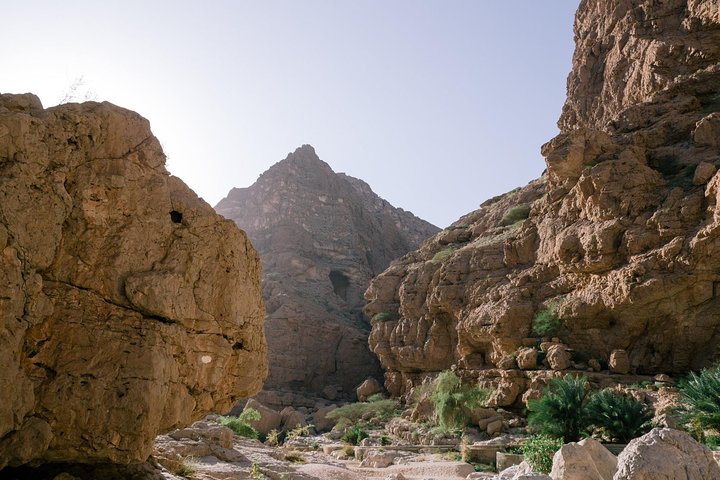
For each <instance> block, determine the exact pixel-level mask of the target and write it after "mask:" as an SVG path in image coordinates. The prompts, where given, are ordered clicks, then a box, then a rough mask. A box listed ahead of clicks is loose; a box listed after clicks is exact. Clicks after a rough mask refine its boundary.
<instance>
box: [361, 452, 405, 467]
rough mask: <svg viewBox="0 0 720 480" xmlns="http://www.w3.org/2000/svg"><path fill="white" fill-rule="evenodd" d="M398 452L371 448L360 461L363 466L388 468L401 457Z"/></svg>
mask: <svg viewBox="0 0 720 480" xmlns="http://www.w3.org/2000/svg"><path fill="white" fill-rule="evenodd" d="M399 456H400V454H399V453H398V452H390V451H379V450H370V451H369V452H367V453H366V454H365V458H364V459H363V461H362V462H360V467H361V468H387V467H389V466H390V465H392V464H393V462H394V461H395V459H396V458H397V457H399Z"/></svg>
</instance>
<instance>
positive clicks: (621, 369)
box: [608, 350, 630, 375]
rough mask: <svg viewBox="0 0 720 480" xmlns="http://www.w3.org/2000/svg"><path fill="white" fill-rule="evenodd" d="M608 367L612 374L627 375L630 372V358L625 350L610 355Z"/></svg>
mask: <svg viewBox="0 0 720 480" xmlns="http://www.w3.org/2000/svg"><path fill="white" fill-rule="evenodd" d="M608 367H609V368H610V371H611V372H612V373H620V374H623V375H625V374H627V373H629V372H630V358H629V357H628V353H627V352H626V351H625V350H613V351H612V352H611V353H610V360H609V361H608Z"/></svg>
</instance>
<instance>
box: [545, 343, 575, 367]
mask: <svg viewBox="0 0 720 480" xmlns="http://www.w3.org/2000/svg"><path fill="white" fill-rule="evenodd" d="M546 358H547V361H548V363H549V364H550V368H552V369H553V370H565V369H568V368H570V365H571V363H572V362H571V355H570V352H568V350H567V346H565V345H563V344H558V343H553V344H552V345H550V346H549V347H548V349H547V357H546Z"/></svg>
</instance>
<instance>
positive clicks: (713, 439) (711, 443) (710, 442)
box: [705, 435, 720, 450]
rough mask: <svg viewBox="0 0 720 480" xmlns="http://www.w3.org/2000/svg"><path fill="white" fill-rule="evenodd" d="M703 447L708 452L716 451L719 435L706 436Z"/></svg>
mask: <svg viewBox="0 0 720 480" xmlns="http://www.w3.org/2000/svg"><path fill="white" fill-rule="evenodd" d="M705 446H706V447H708V448H709V449H710V450H717V449H718V448H720V435H708V436H707V437H705Z"/></svg>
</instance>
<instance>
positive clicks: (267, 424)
mask: <svg viewBox="0 0 720 480" xmlns="http://www.w3.org/2000/svg"><path fill="white" fill-rule="evenodd" d="M245 408H252V409H253V410H257V412H258V413H259V414H260V420H255V421H252V422H250V425H251V426H252V427H253V428H254V429H255V430H257V431H258V432H260V433H264V434H267V433H268V432H270V430H279V429H280V425H282V421H283V418H282V415H280V412H277V411H275V410H273V409H272V408H268V407H266V406H265V405H263V404H262V403H260V402H258V401H257V400H255V399H252V398H251V399H250V400H248V401H247V403H246V404H245Z"/></svg>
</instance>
